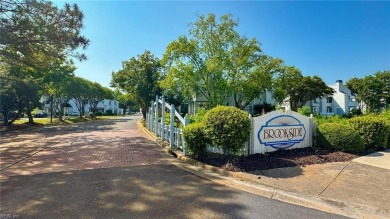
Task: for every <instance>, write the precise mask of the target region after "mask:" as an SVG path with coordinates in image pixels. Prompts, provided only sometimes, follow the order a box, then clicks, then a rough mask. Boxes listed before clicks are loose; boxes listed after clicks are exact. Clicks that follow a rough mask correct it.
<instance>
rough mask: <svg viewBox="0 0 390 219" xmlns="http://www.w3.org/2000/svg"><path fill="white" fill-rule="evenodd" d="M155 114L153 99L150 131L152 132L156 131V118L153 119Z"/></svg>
mask: <svg viewBox="0 0 390 219" xmlns="http://www.w3.org/2000/svg"><path fill="white" fill-rule="evenodd" d="M153 116H154V106H153V101H152V105H151V107H150V131H151V132H154V120H153Z"/></svg>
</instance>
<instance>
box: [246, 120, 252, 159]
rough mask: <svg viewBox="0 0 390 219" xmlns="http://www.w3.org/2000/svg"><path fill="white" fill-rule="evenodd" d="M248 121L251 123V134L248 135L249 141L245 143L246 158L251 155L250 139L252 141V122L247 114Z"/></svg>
mask: <svg viewBox="0 0 390 219" xmlns="http://www.w3.org/2000/svg"><path fill="white" fill-rule="evenodd" d="M249 120H250V121H251V134H250V135H249V141H248V142H247V143H246V144H247V145H246V152H245V153H246V156H249V155H251V153H252V141H253V140H252V139H253V121H252V115H251V114H249Z"/></svg>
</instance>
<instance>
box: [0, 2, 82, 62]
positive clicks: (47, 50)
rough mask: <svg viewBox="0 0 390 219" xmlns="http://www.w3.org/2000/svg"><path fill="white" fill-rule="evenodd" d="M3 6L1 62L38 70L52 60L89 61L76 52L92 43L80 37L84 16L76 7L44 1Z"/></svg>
mask: <svg viewBox="0 0 390 219" xmlns="http://www.w3.org/2000/svg"><path fill="white" fill-rule="evenodd" d="M0 4H1V5H0V13H1V14H0V45H1V48H2V49H1V50H0V62H2V63H3V62H4V63H8V64H11V65H20V64H23V65H26V66H30V67H31V66H32V67H39V66H44V65H46V64H47V61H48V60H50V59H52V58H54V59H61V60H65V59H66V58H67V57H68V56H72V57H76V58H77V59H79V60H85V59H86V56H85V55H84V54H81V53H79V50H77V49H78V48H80V47H81V48H83V49H85V48H86V47H87V46H88V44H89V40H88V39H87V38H85V37H84V36H82V35H81V29H82V28H83V17H84V16H83V13H82V11H81V10H80V9H79V7H78V5H77V4H74V5H69V4H65V6H64V7H63V8H58V7H57V6H55V5H54V4H53V3H52V2H51V1H45V0H2V1H1V2H0Z"/></svg>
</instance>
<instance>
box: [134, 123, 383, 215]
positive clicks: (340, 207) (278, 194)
mask: <svg viewBox="0 0 390 219" xmlns="http://www.w3.org/2000/svg"><path fill="white" fill-rule="evenodd" d="M137 126H138V128H139V129H140V130H141V131H143V132H144V133H145V134H146V135H148V136H149V137H150V138H151V139H152V140H153V141H155V142H156V143H157V144H158V145H160V146H161V147H162V148H163V149H164V150H165V151H166V152H167V153H169V154H172V155H173V156H175V157H176V158H177V159H178V160H180V161H182V162H184V163H185V164H188V165H183V164H180V163H173V164H175V165H177V166H179V167H181V168H183V169H185V170H187V171H189V172H192V173H193V174H195V175H198V176H200V177H203V178H206V179H208V180H210V181H213V182H217V183H220V184H224V185H227V186H230V187H234V188H237V189H240V190H243V191H246V192H249V193H253V194H257V195H261V196H264V197H267V198H271V199H275V200H279V201H282V202H288V203H291V204H295V205H300V206H304V207H308V208H313V209H317V210H321V211H326V212H329V213H334V214H339V215H343V216H346V217H352V218H364V219H366V218H390V210H388V209H379V208H375V207H372V206H362V205H355V204H348V203H343V202H339V201H333V200H327V199H322V198H318V197H310V196H305V195H301V194H296V193H292V192H288V191H284V190H281V189H277V188H273V187H269V186H267V185H264V184H262V183H261V182H259V178H258V176H255V175H252V174H248V173H243V172H232V171H228V170H223V169H220V168H218V167H214V166H211V165H208V164H204V163H201V162H199V161H197V160H194V159H191V158H189V157H185V156H183V154H182V151H181V150H179V149H170V148H169V146H167V145H165V144H164V143H163V142H161V140H160V139H159V138H158V137H156V136H155V135H154V134H153V133H152V132H150V131H149V130H147V129H146V128H145V127H144V126H142V124H141V120H138V121H137ZM210 174H211V175H210Z"/></svg>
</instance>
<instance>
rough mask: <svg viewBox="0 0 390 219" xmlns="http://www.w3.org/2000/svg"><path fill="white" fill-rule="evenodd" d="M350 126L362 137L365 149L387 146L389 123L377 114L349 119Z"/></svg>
mask: <svg viewBox="0 0 390 219" xmlns="http://www.w3.org/2000/svg"><path fill="white" fill-rule="evenodd" d="M349 123H350V124H351V126H352V127H353V128H354V129H355V130H357V131H358V132H359V133H360V135H361V136H362V137H363V142H364V147H365V148H366V149H373V150H380V149H382V148H386V147H387V146H388V144H387V141H388V139H389V134H390V130H389V125H388V124H389V123H388V122H387V120H385V119H383V118H380V117H378V116H361V117H354V118H352V119H350V120H349Z"/></svg>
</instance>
